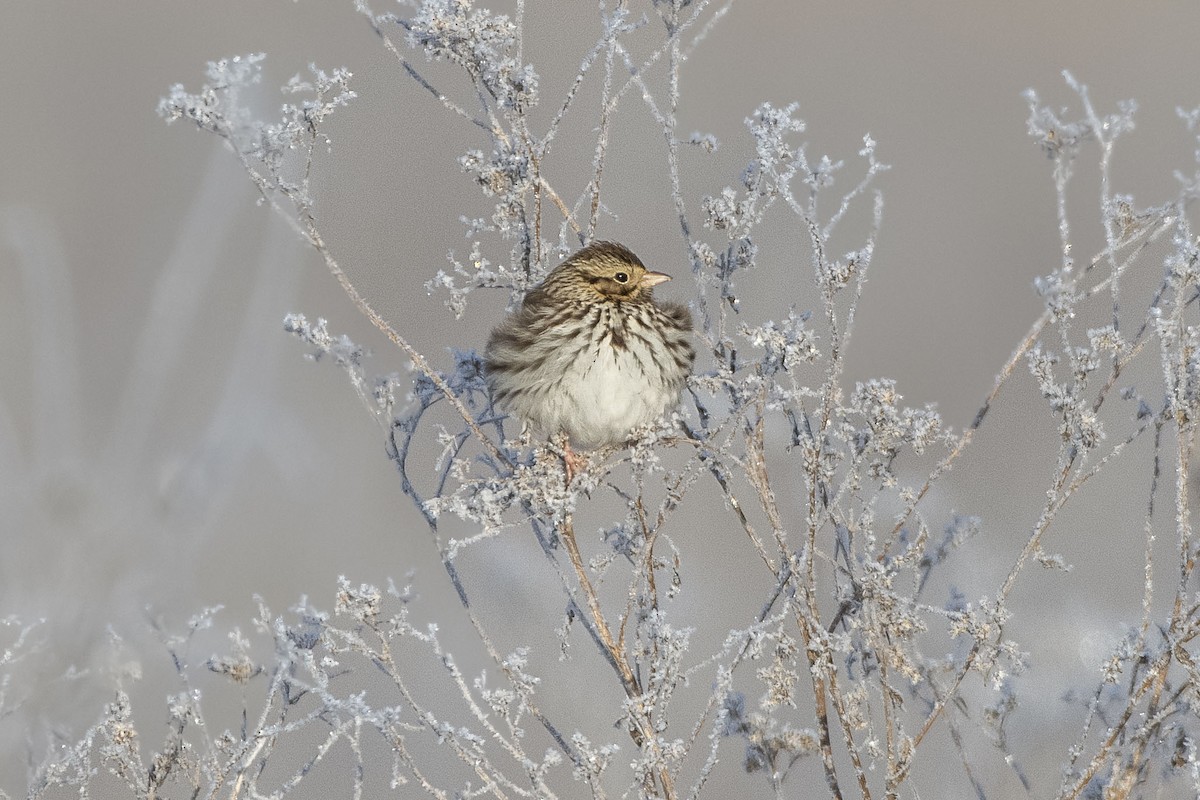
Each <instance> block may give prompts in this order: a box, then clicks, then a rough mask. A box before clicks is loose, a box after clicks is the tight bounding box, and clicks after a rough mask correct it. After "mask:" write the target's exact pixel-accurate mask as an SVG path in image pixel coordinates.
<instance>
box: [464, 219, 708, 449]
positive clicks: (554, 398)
mask: <svg viewBox="0 0 1200 800" xmlns="http://www.w3.org/2000/svg"><path fill="white" fill-rule="evenodd" d="M669 280H671V276H670V275H666V274H664V273H661V272H651V271H649V270H647V269H646V267H645V265H644V264H642V262H641V261H640V260H639V259H638V257H637V256H635V255H634V254H633V253H631V252H630V251H629V250H627V249H626V248H624V247H622V246H621V245H619V244H614V243H612V242H593V243H592V244H590V245H588V246H587V247H585V248H583V249H582V250H580V251H579V252H577V253H575V254H574V255H573V256H571V257H570V258H568V259H567V260H566V261H564V262H563V263H562V264H560V265H559V266H558V267H556V268H555V269H554V270H553V271H551V272H550V274H549V275H547V276H546V279H545V280H544V281H542V282H541V283H540V284H539V285H538V286H536V287H535V288H534V289H533V290H532V291H530V292H529V294H528V295H526V296H525V301H524V303H522V305H521V308H520V309H518V310H517V311H516V312H514V313H513V314H511V315H509V317H508V318H507V319H505V320H504V321H503V322H501V323H500V324H499V325H498V326H497V327H496V329H495V330H493V331H492V335H491V338H490V339H488V344H487V351H486V353H485V355H484V366H485V375H486V376H487V380H488V384H489V385H490V386H491V388H492V392H493V395H494V397H495V400H496V402H497V403H498V404H499V405H500V406H501V407H502V408H504V409H506V410H508V411H510V412H512V413H513V414H515V415H516V416H518V417H520V418H521V419H523V420H524V421H525V422H527V423H529V424H530V425H531V426H533V428H534V429H536V430H539V431H541V432H543V433H545V434H549V435H556V434H560V433H563V434H566V435H567V436H568V437H569V444H568V451H569V447H570V444H574V445H575V446H576V447H579V448H583V449H592V448H597V447H603V446H606V445H619V444H623V443H625V442H626V441H627V440H628V439H629V436H630V434H631V433H632V432H633V430H634V429H635V428H637V427H639V426H642V425H646V424H647V423H650V422H653V421H654V420H656V419H658V417H659V416H661V415H662V413H663V412H664V411H666V410H667V409H669V408H672V407H674V405H675V404H676V403H678V402H679V392H680V390H681V389H682V388H683V385H684V382H685V381H686V380H687V377H688V374H689V373H690V372H691V369H692V360H693V358H694V357H695V352H694V351H693V349H692V345H691V342H690V339H691V332H692V317H691V314H689V313H688V310H687V309H686V308H685V307H684V306H682V305H679V304H677V303H656V302H654V298H653V297H652V294H651V293H652V291H653V289H654V287H655V286H657V285H658V284H660V283H663V282H664V281H669Z"/></svg>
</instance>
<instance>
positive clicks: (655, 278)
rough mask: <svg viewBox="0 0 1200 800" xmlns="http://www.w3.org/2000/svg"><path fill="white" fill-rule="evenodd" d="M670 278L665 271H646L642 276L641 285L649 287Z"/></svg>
mask: <svg viewBox="0 0 1200 800" xmlns="http://www.w3.org/2000/svg"><path fill="white" fill-rule="evenodd" d="M669 280H671V276H670V275H668V274H667V273H665V272H647V273H646V274H645V275H643V276H642V281H641V283H642V286H644V287H646V288H647V289H651V288H653V287H655V286H658V285H659V284H660V283H666V282H667V281H669Z"/></svg>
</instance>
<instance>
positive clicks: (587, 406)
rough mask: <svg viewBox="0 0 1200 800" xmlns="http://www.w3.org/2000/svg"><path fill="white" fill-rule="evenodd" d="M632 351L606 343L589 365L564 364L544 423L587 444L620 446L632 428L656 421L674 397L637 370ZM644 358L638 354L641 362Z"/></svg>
mask: <svg viewBox="0 0 1200 800" xmlns="http://www.w3.org/2000/svg"><path fill="white" fill-rule="evenodd" d="M635 352H636V351H635V350H634V349H633V348H631V349H628V350H616V349H614V348H611V347H606V348H603V350H602V351H601V354H600V355H599V356H597V357H596V358H595V359H594V360H593V361H591V362H590V363H589V362H586V361H579V362H576V363H575V364H573V365H572V366H571V367H569V368H568V369H567V372H566V374H565V375H564V376H563V379H562V384H561V389H562V391H561V393H559V394H558V395H557V396H556V397H555V398H554V399H552V400H549V401H548V403H547V405H548V406H549V407H548V408H547V409H546V411H547V412H548V413H546V415H545V416H546V417H547V418H548V419H547V421H548V422H549V425H548V427H549V428H550V429H551V430H553V429H556V428H557V429H561V430H565V431H567V432H568V433H569V434H570V435H571V439H572V442H573V443H575V444H578V445H579V446H580V447H585V448H586V447H598V446H601V445H605V444H619V443H621V442H623V441H625V439H627V438H628V435H629V433H630V432H631V431H632V430H633V429H634V428H637V427H640V426H642V425H647V424H649V423H651V422H653V421H654V420H656V419H658V417H659V416H660V415H661V414H662V413H663V411H665V410H666V409H667V407H668V406H669V405H671V404H673V403H674V402H675V401H676V397H674V396H673V393H672V392H669V391H668V390H667V387H666V386H664V385H663V384H662V383H661V382H656V381H651V380H649V379H648V378H647V377H646V376H645V375H644V374H643V373H642V369H641V365H640V364H639V363H638V359H637V358H635V356H634V353H635ZM648 362H649V357H648V355H643V358H642V363H648Z"/></svg>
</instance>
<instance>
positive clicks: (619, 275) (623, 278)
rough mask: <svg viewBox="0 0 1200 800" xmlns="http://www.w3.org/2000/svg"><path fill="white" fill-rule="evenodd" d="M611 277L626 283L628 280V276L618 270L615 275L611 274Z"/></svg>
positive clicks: (618, 281)
mask: <svg viewBox="0 0 1200 800" xmlns="http://www.w3.org/2000/svg"><path fill="white" fill-rule="evenodd" d="M613 278H615V279H616V281H617V283H628V282H629V276H628V275H627V274H625V273H624V272H618V273H617V274H616V275H613Z"/></svg>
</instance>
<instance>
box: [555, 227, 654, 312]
mask: <svg viewBox="0 0 1200 800" xmlns="http://www.w3.org/2000/svg"><path fill="white" fill-rule="evenodd" d="M669 280H671V276H670V275H667V274H666V273H663V272H653V271H651V270H648V269H646V265H645V264H643V263H642V262H641V259H639V258H638V257H637V256H635V255H634V254H633V253H632V252H630V250H629V249H628V248H626V247H624V246H622V245H619V244H616V243H615V242H593V243H592V244H590V245H588V246H587V247H585V248H583V249H582V250H580V251H579V252H577V253H575V254H574V255H572V256H571V257H570V258H568V259H567V260H566V261H564V262H563V263H562V264H560V265H559V266H558V267H557V268H555V269H554V271H553V272H551V273H550V274H549V275H548V276H547V277H546V280H545V282H544V283H543V286H544V287H545V288H546V290H548V291H554V292H556V293H563V294H564V295H566V296H570V297H571V299H579V300H590V301H595V300H607V301H608V302H611V303H622V302H638V301H649V300H650V296H651V291H652V290H653V289H654V287H655V286H657V285H658V284H660V283H664V282H666V281H669Z"/></svg>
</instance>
